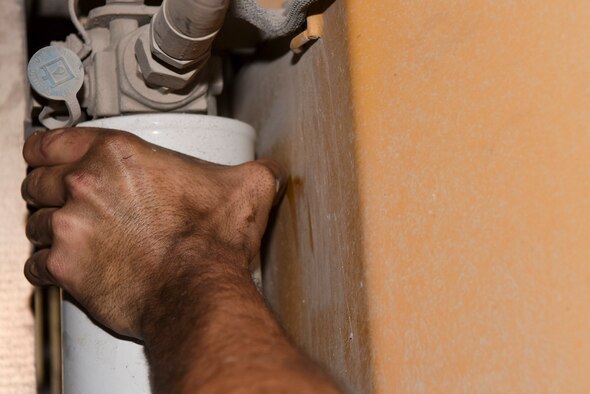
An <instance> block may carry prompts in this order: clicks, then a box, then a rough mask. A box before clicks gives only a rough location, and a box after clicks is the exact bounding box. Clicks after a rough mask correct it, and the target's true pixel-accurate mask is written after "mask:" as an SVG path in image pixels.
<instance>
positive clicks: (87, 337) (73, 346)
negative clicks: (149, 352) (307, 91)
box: [61, 114, 255, 394]
mask: <svg viewBox="0 0 590 394" xmlns="http://www.w3.org/2000/svg"><path fill="white" fill-rule="evenodd" d="M78 127H101V128H110V129H118V130H124V131H128V132H131V133H133V134H135V135H137V136H139V137H141V138H143V139H144V140H146V141H148V142H151V143H153V144H157V145H160V146H163V147H165V148H168V149H172V150H175V151H178V152H181V153H184V154H187V155H190V156H194V157H198V158H200V159H203V160H207V161H211V162H214V163H218V164H226V165H235V164H241V163H244V162H246V161H250V160H253V159H254V142H255V132H254V129H253V128H252V127H250V126H249V125H247V124H245V123H243V122H239V121H237V120H233V119H227V118H220V117H216V116H206V115H192V114H144V115H130V116H119V117H113V118H105V119H99V120H93V121H89V122H84V123H80V124H79V125H78ZM121 285H122V286H124V285H125V284H124V283H122V284H121ZM61 311H62V351H63V386H64V393H65V394H80V393H82V394H95V393H96V394H103V393H109V394H119V393H120V394H135V393H137V394H146V393H149V392H150V385H149V380H148V368H147V362H146V359H145V355H144V352H143V346H141V344H139V343H136V342H133V341H131V340H128V339H124V338H118V337H115V336H113V335H112V334H111V333H109V332H107V331H105V330H104V329H103V328H102V327H100V326H98V325H96V324H95V323H94V322H93V321H92V320H91V319H90V318H89V317H88V316H87V315H86V314H85V313H84V312H83V311H82V310H81V309H79V307H78V306H77V305H76V304H74V303H73V302H71V301H70V300H68V299H67V297H64V299H63V300H62V308H61Z"/></svg>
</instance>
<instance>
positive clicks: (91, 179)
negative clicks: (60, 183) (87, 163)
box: [64, 169, 97, 195]
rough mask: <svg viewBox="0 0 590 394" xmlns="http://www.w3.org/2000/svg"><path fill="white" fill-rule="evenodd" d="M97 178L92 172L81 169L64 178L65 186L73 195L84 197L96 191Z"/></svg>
mask: <svg viewBox="0 0 590 394" xmlns="http://www.w3.org/2000/svg"><path fill="white" fill-rule="evenodd" d="M96 182H97V180H96V177H95V175H94V174H93V173H91V172H90V171H87V170H84V169H79V170H75V171H72V172H70V173H69V174H67V175H65V177H64V185H65V186H66V188H67V190H68V191H69V192H70V194H72V195H84V194H86V193H90V192H91V191H92V190H94V188H95V186H96Z"/></svg>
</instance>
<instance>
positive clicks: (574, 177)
mask: <svg viewBox="0 0 590 394" xmlns="http://www.w3.org/2000/svg"><path fill="white" fill-rule="evenodd" d="M588 21H590V3H589V2H587V1H585V0H574V1H569V2H555V1H538V0H537V1H532V0H524V1H519V2H509V1H499V2H498V1H484V0H474V1H468V2H466V1H448V2H440V1H374V2H367V1H366V0H340V1H337V2H336V3H335V4H334V5H332V7H331V8H330V9H329V10H328V12H327V14H326V25H327V28H328V31H327V32H326V35H325V36H324V37H323V38H322V40H321V41H320V42H318V43H316V44H315V45H314V46H313V47H312V48H310V50H309V51H308V52H307V53H306V54H305V55H304V56H303V57H302V59H300V61H299V62H296V63H294V62H293V61H292V57H291V56H290V55H289V54H286V55H284V56H282V57H280V58H278V59H276V60H272V61H265V62H260V63H256V64H253V65H252V66H250V67H248V68H247V69H246V70H244V71H243V73H242V74H241V75H240V79H239V84H238V86H237V88H238V90H237V91H238V92H239V94H238V97H237V101H236V113H237V115H238V116H239V117H241V118H242V119H245V120H246V121H249V122H251V123H253V124H254V125H255V126H256V127H257V128H258V129H259V130H260V138H261V141H260V144H259V152H260V154H261V155H262V156H267V155H270V156H273V157H275V158H277V159H278V160H279V161H281V162H283V163H284V164H285V165H286V166H287V167H288V168H289V169H290V170H291V172H292V175H293V177H294V181H293V183H292V184H291V186H290V191H289V192H288V193H287V196H286V198H285V199H284V201H283V202H282V205H281V206H280V208H279V210H278V213H277V217H276V221H275V223H274V227H273V228H272V233H271V236H270V238H269V243H268V247H267V251H266V254H265V256H264V258H265V263H266V269H267V271H266V276H265V281H266V284H265V287H266V292H267V295H268V297H269V299H270V302H271V304H272V306H273V307H274V309H275V310H276V312H277V314H278V315H279V317H280V318H281V319H282V320H283V321H284V322H285V325H286V327H287V329H288V330H289V332H290V333H291V334H292V335H293V337H294V338H295V340H296V342H298V343H299V344H301V345H302V346H303V347H304V348H305V349H306V350H307V351H309V352H310V353H311V354H312V355H314V356H315V357H317V358H319V359H320V360H321V362H322V363H323V364H324V365H327V366H328V368H330V369H331V370H332V371H333V372H334V373H335V374H336V375H337V376H339V377H340V378H341V380H343V381H347V382H348V383H349V385H350V387H352V388H354V391H358V392H369V391H375V392H381V393H389V392H396V393H419V392H425V393H432V392H497V393H505V392H567V393H582V392H590V23H589V22H588ZM343 48H344V49H343ZM346 48H348V53H346ZM361 284H362V287H361ZM351 328H352V329H351ZM349 331H350V332H353V334H354V335H353V336H352V338H353V339H352V344H353V345H352V346H351V345H349V343H348V342H347V340H346V332H349Z"/></svg>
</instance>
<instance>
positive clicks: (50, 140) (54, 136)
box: [39, 129, 64, 160]
mask: <svg viewBox="0 0 590 394" xmlns="http://www.w3.org/2000/svg"><path fill="white" fill-rule="evenodd" d="M63 134H64V130H63V129H58V130H52V131H50V132H47V133H45V134H44V135H43V137H42V138H41V141H39V154H40V155H41V157H42V158H43V159H46V160H47V159H50V158H51V146H52V145H53V144H54V143H55V141H57V140H59V139H60V138H61V137H62V136H63Z"/></svg>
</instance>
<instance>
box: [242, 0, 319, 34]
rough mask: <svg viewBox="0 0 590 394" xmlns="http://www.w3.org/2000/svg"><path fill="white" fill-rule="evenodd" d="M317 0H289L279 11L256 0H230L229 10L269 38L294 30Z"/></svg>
mask: <svg viewBox="0 0 590 394" xmlns="http://www.w3.org/2000/svg"><path fill="white" fill-rule="evenodd" d="M318 1H319V0H290V1H289V2H288V3H287V4H286V6H285V8H284V11H282V12H281V11H280V10H269V9H266V8H264V7H261V6H260V5H258V3H257V2H256V0H232V2H231V6H230V10H231V12H232V13H233V15H234V16H235V17H236V18H238V19H243V20H245V21H246V22H249V23H251V24H252V25H254V26H256V27H257V28H258V29H260V30H261V31H262V33H263V38H265V39H269V38H276V37H282V36H286V35H289V34H291V33H293V32H295V31H296V30H297V29H298V28H299V27H300V26H301V25H302V24H303V22H304V21H305V18H306V16H307V10H308V8H309V7H310V6H311V5H312V4H314V3H317V2H318Z"/></svg>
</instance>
